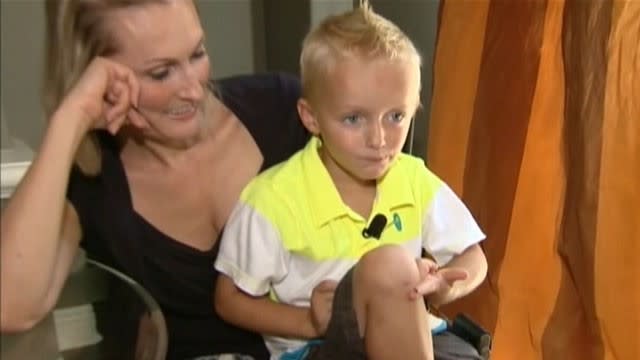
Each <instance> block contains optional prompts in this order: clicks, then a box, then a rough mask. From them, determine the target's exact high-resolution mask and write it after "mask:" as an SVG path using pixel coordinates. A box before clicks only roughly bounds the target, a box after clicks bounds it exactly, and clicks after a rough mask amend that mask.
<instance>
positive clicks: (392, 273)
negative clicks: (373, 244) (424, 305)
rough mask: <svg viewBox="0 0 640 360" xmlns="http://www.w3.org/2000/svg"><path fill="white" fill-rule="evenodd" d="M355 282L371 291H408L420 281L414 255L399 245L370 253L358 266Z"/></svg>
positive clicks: (382, 247) (385, 246) (387, 246)
mask: <svg viewBox="0 0 640 360" xmlns="http://www.w3.org/2000/svg"><path fill="white" fill-rule="evenodd" d="M354 277H355V281H356V283H357V284H359V286H364V287H366V288H367V289H368V290H370V291H376V292H377V293H382V292H386V291H397V290H400V289H402V290H406V289H409V288H410V287H411V286H414V285H415V284H416V283H417V281H418V280H419V277H420V273H419V271H418V266H417V264H416V260H415V258H414V257H413V255H412V254H411V253H410V252H409V251H408V250H407V249H405V248H403V247H402V246H399V245H383V246H380V247H378V248H376V249H374V250H371V251H370V252H368V253H367V254H366V255H365V256H363V257H362V258H361V259H360V261H359V262H358V264H357V265H356V268H355V272H354Z"/></svg>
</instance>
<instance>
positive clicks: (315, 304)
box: [310, 280, 338, 336]
mask: <svg viewBox="0 0 640 360" xmlns="http://www.w3.org/2000/svg"><path fill="white" fill-rule="evenodd" d="M337 286H338V283H337V282H336V281H332V280H324V281H322V282H320V283H319V284H318V285H316V287H314V288H313V292H312V293H311V309H310V315H311V324H312V325H313V328H314V329H315V331H316V333H317V334H318V335H319V336H322V335H324V333H325V331H327V326H329V320H330V319H331V311H332V306H333V295H334V294H335V292H336V287H337Z"/></svg>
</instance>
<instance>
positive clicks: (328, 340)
mask: <svg viewBox="0 0 640 360" xmlns="http://www.w3.org/2000/svg"><path fill="white" fill-rule="evenodd" d="M418 280H419V271H418V267H417V265H416V261H415V259H414V258H413V257H412V256H411V254H409V253H408V252H407V251H406V250H405V249H403V248H402V247H399V246H383V247H380V248H378V249H375V250H372V251H371V252H369V253H368V254H367V255H365V256H364V257H363V258H362V259H361V260H360V262H359V263H358V264H357V265H356V266H355V268H354V269H352V270H351V271H350V272H349V273H347V275H345V277H344V278H343V279H342V280H341V281H340V284H339V285H338V288H337V289H336V294H335V296H334V303H333V310H332V317H331V321H330V322H329V327H328V329H327V333H326V334H325V341H324V343H323V344H322V345H320V346H319V347H318V348H316V349H314V350H313V351H312V353H311V354H310V356H309V357H308V359H310V360H320V359H322V360H324V359H332V360H341V359H349V360H351V359H354V360H357V359H371V360H376V359H407V360H413V359H416V360H418V359H419V360H425V359H428V360H430V359H433V353H432V351H433V347H432V343H431V331H430V329H429V324H428V321H427V313H426V310H425V306H424V302H423V301H422V299H418V300H410V299H409V292H410V291H411V289H412V288H413V286H415V285H416V284H417V282H418Z"/></svg>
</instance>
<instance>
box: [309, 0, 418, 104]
mask: <svg viewBox="0 0 640 360" xmlns="http://www.w3.org/2000/svg"><path fill="white" fill-rule="evenodd" d="M354 56H356V57H360V58H378V57H380V58H386V59H389V60H395V59H399V60H403V61H404V60H406V61H413V62H415V64H416V65H417V66H420V65H421V63H422V59H421V57H420V54H419V53H418V50H417V49H416V48H415V46H414V45H413V42H411V40H410V39H409V37H408V36H407V35H405V33H404V32H402V30H400V28H398V27H397V26H396V25H395V24H394V23H392V22H391V21H389V20H387V19H385V18H384V17H382V16H380V15H378V14H377V13H375V12H374V11H373V9H371V6H370V5H369V3H368V2H367V1H361V3H360V6H359V7H358V8H356V9H353V10H351V11H348V12H345V13H343V14H340V15H333V16H329V17H327V18H326V19H325V20H324V21H322V23H320V25H318V27H316V28H315V29H314V30H313V31H311V32H310V33H309V34H308V35H307V36H306V38H305V39H304V42H303V44H302V53H301V55H300V76H301V80H302V95H303V96H304V97H305V98H307V99H312V98H314V95H315V94H314V93H315V92H316V91H317V89H318V87H319V85H320V84H321V80H322V79H323V78H324V77H325V76H326V74H327V72H329V71H330V70H331V67H332V66H333V65H334V64H335V62H336V61H339V60H340V59H345V58H349V57H354Z"/></svg>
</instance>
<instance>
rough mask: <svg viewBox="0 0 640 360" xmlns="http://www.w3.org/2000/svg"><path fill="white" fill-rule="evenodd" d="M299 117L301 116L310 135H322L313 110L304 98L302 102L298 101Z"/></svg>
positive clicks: (301, 99)
mask: <svg viewBox="0 0 640 360" xmlns="http://www.w3.org/2000/svg"><path fill="white" fill-rule="evenodd" d="M298 115H300V120H302V125H304V127H305V128H307V130H309V132H310V133H312V134H313V135H318V134H320V127H319V126H318V122H317V121H316V117H315V115H314V113H313V110H312V109H311V106H310V105H309V103H308V102H307V100H305V99H304V98H300V100H298Z"/></svg>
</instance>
